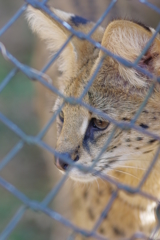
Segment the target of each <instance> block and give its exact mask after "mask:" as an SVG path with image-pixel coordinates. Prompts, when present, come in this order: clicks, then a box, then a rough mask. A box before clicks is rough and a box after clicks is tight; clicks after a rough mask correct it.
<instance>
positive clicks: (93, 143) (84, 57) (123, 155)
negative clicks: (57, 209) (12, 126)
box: [28, 8, 160, 239]
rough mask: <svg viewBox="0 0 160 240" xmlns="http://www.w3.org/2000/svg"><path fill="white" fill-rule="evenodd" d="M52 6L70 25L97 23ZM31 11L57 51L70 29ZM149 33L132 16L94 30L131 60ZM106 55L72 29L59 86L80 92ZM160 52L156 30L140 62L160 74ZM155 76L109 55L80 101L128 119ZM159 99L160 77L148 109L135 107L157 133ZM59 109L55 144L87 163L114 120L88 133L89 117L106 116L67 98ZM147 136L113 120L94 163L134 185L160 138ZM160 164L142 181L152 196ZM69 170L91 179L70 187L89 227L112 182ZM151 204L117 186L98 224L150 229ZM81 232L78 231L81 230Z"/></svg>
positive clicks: (121, 231)
mask: <svg viewBox="0 0 160 240" xmlns="http://www.w3.org/2000/svg"><path fill="white" fill-rule="evenodd" d="M52 11H53V12H54V13H55V14H57V15H58V16H59V17H60V18H61V19H62V20H65V21H67V22H68V23H69V24H70V25H71V26H72V27H73V28H75V29H76V30H79V31H82V32H84V33H87V32H89V31H90V30H91V29H92V27H93V26H94V23H92V22H87V23H86V24H78V26H76V25H74V22H73V21H71V17H73V16H74V15H71V14H66V13H63V12H61V11H57V10H54V9H52ZM28 16H29V22H30V23H31V27H32V29H33V30H34V31H36V32H37V33H38V34H39V35H40V36H41V37H42V38H43V39H45V40H47V42H48V41H49V48H50V49H51V50H52V51H57V50H58V49H59V48H60V47H61V46H62V44H63V43H64V42H65V40H66V39H67V38H68V36H69V35H70V33H69V32H68V31H67V30H66V29H65V28H64V27H62V26H61V25H60V24H58V23H56V21H55V20H53V19H51V18H49V17H47V15H46V14H44V13H43V12H40V11H39V10H34V9H32V8H29V10H28ZM151 36H152V32H149V31H147V30H146V29H145V28H143V27H142V26H140V25H138V24H136V23H134V22H131V21H127V20H116V21H113V22H111V23H110V24H109V25H108V27H107V28H106V30H105V31H104V30H103V28H102V27H99V28H97V30H96V31H95V33H94V34H93V35H92V38H93V39H94V40H96V41H98V42H101V44H102V46H104V47H105V48H107V49H108V50H109V51H111V52H113V53H114V54H116V55H119V56H121V57H123V58H125V59H126V60H129V61H131V62H133V61H134V60H135V59H136V58H137V57H138V56H139V54H140V53H141V51H142V50H143V48H144V47H145V45H146V43H147V42H148V40H149V39H150V37H151ZM103 55H104V53H103V52H102V51H99V50H98V49H96V48H95V47H94V46H93V45H92V44H91V43H89V42H87V41H84V40H79V39H77V37H74V38H73V39H72V41H71V42H70V44H69V45H68V46H67V48H66V49H65V50H64V52H63V53H62V56H61V57H60V58H61V60H60V67H61V70H62V71H63V72H62V76H61V77H60V79H59V81H60V90H61V91H62V92H63V93H64V94H65V95H66V96H72V97H75V98H77V97H79V96H80V95H81V94H82V92H83V90H84V88H85V86H86V84H87V83H88V81H89V79H90V78H91V76H92V75H93V73H94V71H95V69H96V68H97V66H98V64H99V62H100V61H101V59H102V57H103ZM159 56H160V38H159V37H157V38H156V39H155V41H154V42H153V44H152V45H151V47H150V48H149V50H148V52H147V53H146V54H145V56H144V57H143V58H142V59H141V60H140V62H139V65H140V66H141V67H142V68H145V69H147V70H148V71H150V72H151V73H152V74H154V75H155V76H159V75H160V57H159ZM154 81H155V79H150V78H149V77H148V76H145V75H144V74H142V73H140V72H137V70H135V69H132V68H127V67H125V66H123V65H122V64H120V63H118V62H117V61H115V60H114V59H112V58H110V57H108V56H107V57H106V58H105V59H104V61H103V64H102V67H101V69H100V70H99V72H98V74H97V76H96V78H95V80H94V82H93V84H92V86H91V87H90V89H89V91H88V93H87V94H86V95H85V96H84V99H83V101H84V102H85V103H87V104H89V105H91V106H93V107H95V108H97V109H99V110H101V111H104V112H105V113H107V114H108V115H109V116H110V117H112V118H114V119H116V120H118V121H122V120H124V119H125V120H126V121H130V120H131V119H132V118H133V117H134V115H135V113H136V111H137V110H138V108H139V106H140V105H141V103H142V102H143V100H144V98H145V96H146V94H147V92H148V90H149V87H150V86H151V84H152V83H153V82H154ZM62 102H63V99H60V98H58V100H57V102H56V105H55V107H54V110H56V109H58V107H59V106H60V105H61V104H62ZM159 102H160V87H159V84H156V85H155V91H154V94H153V95H152V97H151V98H150V100H149V101H148V104H147V105H146V107H145V111H143V112H142V113H141V114H140V117H139V118H138V120H137V121H136V124H137V125H140V126H143V125H146V126H148V129H149V130H150V131H151V132H153V133H156V134H159V135H160V123H159V117H160V107H159ZM63 115H64V123H62V122H61V120H60V118H59V117H58V118H57V125H58V140H57V148H56V150H57V151H59V152H61V153H69V154H70V156H71V158H72V159H73V160H74V158H75V156H77V155H78V156H79V161H78V163H81V164H83V165H84V166H90V165H91V164H92V161H93V160H94V159H95V158H96V156H97V155H98V154H99V152H100V151H101V148H102V147H103V145H104V144H105V142H106V141H107V139H108V136H109V135H110V133H111V131H112V130H113V127H114V126H113V124H110V125H109V127H108V128H107V129H106V130H104V131H95V132H94V134H93V139H92V136H91V133H90V132H88V128H89V126H91V125H90V124H91V122H92V119H93V118H98V119H101V120H103V119H102V118H101V117H100V116H98V115H97V114H95V113H92V112H90V111H88V110H87V109H86V108H84V107H82V106H79V105H74V106H72V105H70V104H68V103H65V105H64V108H63ZM142 124H143V125H142ZM87 125H89V126H87ZM91 128H92V126H91ZM91 131H92V130H91ZM87 134H88V135H87ZM152 140H153V139H151V138H150V137H148V136H147V135H143V134H142V133H139V132H136V131H134V130H133V129H131V130H128V131H122V129H119V128H118V129H117V130H116V133H115V135H114V137H113V139H112V141H111V143H110V145H109V147H108V148H107V149H106V151H105V152H104V153H103V155H102V156H101V157H100V159H99V162H98V163H97V164H96V166H95V169H94V170H95V171H100V172H102V173H103V174H106V175H107V174H108V175H110V176H112V177H113V178H116V179H118V181H120V182H121V183H124V184H127V185H130V186H133V187H136V186H137V185H138V183H139V182H140V180H141V179H142V177H143V175H144V173H145V171H146V169H147V168H148V167H149V165H150V164H151V161H152V159H153V157H154V155H155V152H156V151H157V148H158V146H159V142H158V141H155V142H153V141H152ZM86 147H87V149H89V151H88V150H87V149H86ZM111 159H112V160H115V161H116V162H114V163H113V164H112V163H111V164H110V167H109V168H108V166H107V164H109V161H110V160H111ZM159 172H160V159H158V161H157V163H156V165H155V166H154V169H153V170H152V172H151V173H150V175H149V177H148V179H147V181H146V182H145V184H144V185H143V187H142V189H143V190H144V191H146V192H148V193H150V194H152V195H154V196H156V197H157V198H160V174H159ZM70 177H71V178H72V179H74V180H77V181H83V182H90V183H89V184H90V185H91V186H90V187H89V189H88V190H87V187H84V188H83V187H81V186H79V185H77V187H76V188H75V189H74V191H73V199H74V204H73V210H74V221H75V222H76V224H77V225H78V226H80V227H83V228H85V229H88V230H89V229H90V230H91V229H92V228H93V226H94V223H95V222H96V220H98V218H99V216H100V214H101V212H102V211H103V209H104V208H105V206H106V204H107V202H108V201H109V199H110V197H111V195H112V192H113V190H114V189H115V188H114V186H111V185H110V184H109V183H107V182H103V181H102V180H100V179H97V178H96V177H95V176H94V175H93V174H92V173H83V172H82V171H80V170H78V169H77V168H73V169H72V170H71V172H70ZM94 180H95V181H94ZM96 181H97V182H96ZM155 205H156V204H155V203H154V202H151V201H149V200H147V199H145V198H142V197H140V196H139V195H129V194H126V193H125V192H123V191H119V193H118V197H117V198H116V200H115V201H114V203H113V206H112V208H111V210H110V211H109V214H108V215H107V216H106V218H105V219H104V220H103V221H102V224H101V226H100V227H99V232H100V233H101V234H103V235H104V236H106V237H110V239H121V238H123V237H129V236H131V235H132V234H134V233H135V232H137V231H142V232H143V233H145V234H147V235H148V236H149V235H150V234H151V231H152V229H153V227H154V226H155V224H156V218H155V217H154V207H155ZM79 238H80V239H83V237H82V236H79ZM77 239H78V238H77ZM90 239H91V238H90Z"/></svg>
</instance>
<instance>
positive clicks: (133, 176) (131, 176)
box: [110, 167, 140, 180]
mask: <svg viewBox="0 0 160 240" xmlns="http://www.w3.org/2000/svg"><path fill="white" fill-rule="evenodd" d="M110 168H111V169H113V170H114V171H116V172H120V173H124V174H126V175H129V176H131V177H134V178H136V179H137V180H140V178H137V177H136V176H135V175H133V174H131V173H128V172H124V171H121V170H117V169H114V168H112V167H110Z"/></svg>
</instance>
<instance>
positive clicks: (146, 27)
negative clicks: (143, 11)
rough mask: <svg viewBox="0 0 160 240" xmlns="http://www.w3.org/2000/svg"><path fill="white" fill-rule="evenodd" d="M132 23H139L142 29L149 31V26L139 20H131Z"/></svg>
mask: <svg viewBox="0 0 160 240" xmlns="http://www.w3.org/2000/svg"><path fill="white" fill-rule="evenodd" d="M133 22H134V23H136V24H138V25H140V26H141V27H143V28H144V29H146V30H147V31H148V32H151V30H150V28H149V27H148V26H146V25H145V24H144V23H142V22H139V21H133Z"/></svg>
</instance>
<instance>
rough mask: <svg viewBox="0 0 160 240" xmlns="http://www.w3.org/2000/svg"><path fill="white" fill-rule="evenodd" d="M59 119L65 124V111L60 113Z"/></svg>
mask: <svg viewBox="0 0 160 240" xmlns="http://www.w3.org/2000/svg"><path fill="white" fill-rule="evenodd" d="M59 118H60V120H61V122H64V113H63V111H61V112H60V114H59Z"/></svg>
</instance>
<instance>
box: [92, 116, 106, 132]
mask: <svg viewBox="0 0 160 240" xmlns="http://www.w3.org/2000/svg"><path fill="white" fill-rule="evenodd" d="M108 126H109V122H106V121H102V120H100V119H96V118H93V127H94V128H95V129H97V130H105V129H106V128H107V127H108Z"/></svg>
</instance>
